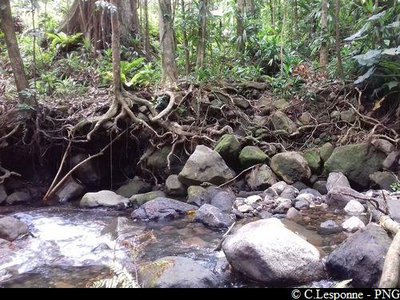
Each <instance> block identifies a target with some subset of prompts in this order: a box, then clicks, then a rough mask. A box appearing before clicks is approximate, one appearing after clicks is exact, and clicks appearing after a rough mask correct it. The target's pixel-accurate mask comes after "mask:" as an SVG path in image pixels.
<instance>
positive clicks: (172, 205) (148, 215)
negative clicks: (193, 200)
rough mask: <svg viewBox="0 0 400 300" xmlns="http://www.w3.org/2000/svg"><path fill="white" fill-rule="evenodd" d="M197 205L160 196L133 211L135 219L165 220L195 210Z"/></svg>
mask: <svg viewBox="0 0 400 300" xmlns="http://www.w3.org/2000/svg"><path fill="white" fill-rule="evenodd" d="M196 209H197V206H194V205H190V204H187V203H184V202H181V201H177V200H173V199H169V198H163V197H159V198H156V199H154V200H151V201H149V202H146V203H145V204H143V205H142V206H140V207H139V208H138V209H136V210H134V211H133V213H132V218H133V219H139V220H163V219H176V218H178V217H180V216H185V214H186V213H188V212H190V211H195V210H196Z"/></svg>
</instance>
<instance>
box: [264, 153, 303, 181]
mask: <svg viewBox="0 0 400 300" xmlns="http://www.w3.org/2000/svg"><path fill="white" fill-rule="evenodd" d="M271 168H272V170H273V171H274V172H275V174H277V175H278V176H279V177H280V178H282V179H283V180H284V181H286V182H287V183H289V184H293V183H295V182H296V181H307V180H308V179H309V178H310V177H311V170H310V168H309V167H308V163H307V161H306V160H305V159H304V157H303V156H302V155H301V154H300V153H298V152H284V153H279V154H276V155H275V156H273V157H272V159H271Z"/></svg>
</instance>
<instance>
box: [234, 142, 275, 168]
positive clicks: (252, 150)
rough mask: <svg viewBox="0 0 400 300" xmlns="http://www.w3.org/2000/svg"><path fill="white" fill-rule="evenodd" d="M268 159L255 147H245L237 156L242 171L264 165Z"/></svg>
mask: <svg viewBox="0 0 400 300" xmlns="http://www.w3.org/2000/svg"><path fill="white" fill-rule="evenodd" d="M268 159H269V157H268V155H267V154H265V153H264V152H263V151H262V150H261V149H260V148H258V147H256V146H246V147H244V148H243V149H242V151H240V154H239V161H240V166H241V167H242V168H243V169H246V168H249V167H251V166H254V165H257V164H260V163H264V162H266V161H267V160H268Z"/></svg>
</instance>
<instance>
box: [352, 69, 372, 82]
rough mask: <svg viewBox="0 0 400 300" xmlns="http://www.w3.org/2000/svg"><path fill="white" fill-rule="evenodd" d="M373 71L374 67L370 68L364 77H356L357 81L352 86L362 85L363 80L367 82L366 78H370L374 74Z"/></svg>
mask: <svg viewBox="0 0 400 300" xmlns="http://www.w3.org/2000/svg"><path fill="white" fill-rule="evenodd" d="M375 70H376V67H372V68H370V69H369V70H368V71H367V73H365V74H364V75H362V76H360V77H358V78H357V80H356V81H354V84H360V83H363V82H364V81H365V80H367V79H368V78H370V77H371V76H372V75H373V74H374V72H375Z"/></svg>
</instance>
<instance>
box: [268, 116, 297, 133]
mask: <svg viewBox="0 0 400 300" xmlns="http://www.w3.org/2000/svg"><path fill="white" fill-rule="evenodd" d="M271 121H272V125H273V126H274V128H275V130H283V131H286V132H287V133H289V134H291V133H293V132H295V131H296V130H297V126H296V124H295V123H294V122H293V121H292V120H291V119H290V118H289V117H288V116H287V115H286V114H285V113H284V112H282V111H279V110H278V111H276V112H274V113H273V114H272V116H271Z"/></svg>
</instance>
